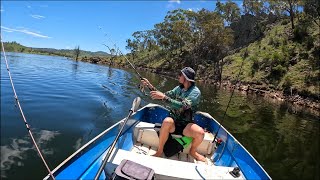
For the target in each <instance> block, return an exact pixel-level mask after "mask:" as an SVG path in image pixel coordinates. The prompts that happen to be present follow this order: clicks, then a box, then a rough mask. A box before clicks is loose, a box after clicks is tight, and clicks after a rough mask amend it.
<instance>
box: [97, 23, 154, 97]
mask: <svg viewBox="0 0 320 180" xmlns="http://www.w3.org/2000/svg"><path fill="white" fill-rule="evenodd" d="M99 29H100V30H102V27H101V26H99ZM104 34H105V36H107V37H108V39H109V40H110V41H111V42H112V43H113V44H114V45H115V46H116V43H115V42H114V41H112V39H111V38H110V37H109V36H108V34H107V33H105V32H104ZM103 45H104V46H106V47H107V48H108V49H110V48H109V47H108V46H107V45H105V44H103ZM117 50H118V52H119V54H120V55H121V56H123V57H124V58H125V59H126V61H127V62H128V63H129V64H130V66H131V67H132V69H133V70H134V71H135V73H136V74H137V75H138V77H139V79H140V80H144V78H143V77H142V76H141V74H140V73H139V72H138V70H137V69H136V68H135V66H134V65H133V64H132V63H131V62H130V61H129V59H128V58H127V57H126V56H125V55H124V54H123V53H122V51H121V50H120V49H119V47H117ZM149 85H151V84H150V83H148V85H147V87H148V89H149V90H150V91H158V90H157V88H155V87H154V86H152V87H149Z"/></svg>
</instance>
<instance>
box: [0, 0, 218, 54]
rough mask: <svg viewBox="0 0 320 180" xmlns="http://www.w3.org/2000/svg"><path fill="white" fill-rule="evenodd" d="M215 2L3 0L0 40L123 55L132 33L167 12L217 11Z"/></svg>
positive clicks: (147, 27) (159, 19)
mask: <svg viewBox="0 0 320 180" xmlns="http://www.w3.org/2000/svg"><path fill="white" fill-rule="evenodd" d="M215 4H216V1H213V0H210V1H208V0H188V1H184V0H161V1H160V0H158V1H152V0H145V1H136V0H131V1H123V0H120V1H107V0H105V1H101V0H100V1H71V0H70V1H6V0H4V1H3V0H1V36H2V39H3V41H4V42H6V41H16V42H18V43H20V44H22V45H24V46H28V47H39V48H56V49H74V48H75V47H76V46H78V45H79V46H80V49H81V50H87V51H93V52H95V51H105V52H108V51H107V50H106V47H105V46H104V45H102V44H106V45H108V46H110V47H114V46H113V45H114V44H116V46H117V47H119V48H120V50H121V51H122V52H123V53H127V52H128V50H126V49H125V46H126V40H127V39H128V38H131V37H132V36H131V35H132V34H133V33H134V32H135V31H142V30H148V29H153V27H154V25H155V24H157V23H160V22H162V21H163V20H164V17H165V16H166V14H167V12H168V11H171V10H174V9H178V8H182V9H188V10H192V11H198V10H200V9H202V8H205V9H208V10H214V9H215Z"/></svg>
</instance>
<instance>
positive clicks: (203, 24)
mask: <svg viewBox="0 0 320 180" xmlns="http://www.w3.org/2000/svg"><path fill="white" fill-rule="evenodd" d="M197 23H198V26H199V28H200V29H201V32H202V33H203V35H201V38H200V39H199V41H200V45H199V46H198V47H197V51H196V53H199V55H200V57H202V58H203V59H204V60H205V61H206V62H207V63H212V64H213V66H214V75H215V78H216V80H221V73H222V71H221V70H222V65H223V64H222V63H221V60H222V58H223V57H224V56H225V55H226V54H227V52H228V50H229V48H230V46H231V45H232V43H233V33H232V30H231V29H230V28H227V27H225V26H224V19H223V18H222V17H221V15H220V14H218V13H217V12H210V11H208V10H205V9H202V10H201V11H199V14H198V22H197Z"/></svg>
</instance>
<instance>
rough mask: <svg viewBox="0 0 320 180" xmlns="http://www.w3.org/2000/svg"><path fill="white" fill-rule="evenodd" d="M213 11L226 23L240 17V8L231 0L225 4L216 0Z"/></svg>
mask: <svg viewBox="0 0 320 180" xmlns="http://www.w3.org/2000/svg"><path fill="white" fill-rule="evenodd" d="M215 11H216V12H218V13H219V14H220V15H221V16H222V17H223V19H224V20H225V21H226V22H227V23H228V24H230V23H232V22H234V21H236V20H238V19H239V18H240V8H239V7H238V5H237V4H236V3H234V2H232V1H231V0H228V1H227V2H226V3H225V4H223V3H221V2H220V1H218V2H217V3H216V9H215Z"/></svg>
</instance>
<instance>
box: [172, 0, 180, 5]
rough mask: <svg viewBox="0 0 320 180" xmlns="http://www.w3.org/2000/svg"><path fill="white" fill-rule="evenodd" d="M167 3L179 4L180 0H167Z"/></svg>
mask: <svg viewBox="0 0 320 180" xmlns="http://www.w3.org/2000/svg"><path fill="white" fill-rule="evenodd" d="M169 3H178V4H180V3H181V1H180V0H169Z"/></svg>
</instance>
